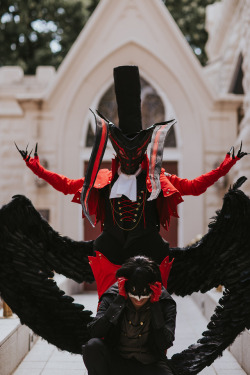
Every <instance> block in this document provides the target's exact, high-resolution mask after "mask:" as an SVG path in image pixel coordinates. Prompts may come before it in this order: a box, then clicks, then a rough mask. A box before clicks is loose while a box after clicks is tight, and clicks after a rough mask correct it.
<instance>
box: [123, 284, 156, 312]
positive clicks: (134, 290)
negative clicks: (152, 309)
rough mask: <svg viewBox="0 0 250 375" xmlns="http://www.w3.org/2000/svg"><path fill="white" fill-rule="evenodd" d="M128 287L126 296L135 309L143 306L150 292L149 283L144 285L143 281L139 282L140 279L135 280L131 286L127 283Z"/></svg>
mask: <svg viewBox="0 0 250 375" xmlns="http://www.w3.org/2000/svg"><path fill="white" fill-rule="evenodd" d="M128 288H129V290H130V291H129V292H128V296H129V298H130V301H131V302H132V304H133V305H134V307H135V308H136V309H138V308H140V307H142V306H144V305H145V304H146V303H147V302H148V300H149V299H150V296H151V294H152V291H151V290H150V288H149V284H148V285H145V281H143V283H141V281H140V280H137V281H136V285H134V286H132V287H131V286H130V285H129V286H128Z"/></svg>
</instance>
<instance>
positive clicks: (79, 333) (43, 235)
mask: <svg viewBox="0 0 250 375" xmlns="http://www.w3.org/2000/svg"><path fill="white" fill-rule="evenodd" d="M135 70H136V69H134V67H133V68H132V69H131V67H129V68H125V69H124V67H122V69H121V70H119V69H118V70H115V77H117V81H116V89H117V90H116V94H117V98H118V113H119V120H121V121H119V125H120V129H121V131H119V130H116V129H115V128H114V127H113V126H114V125H113V124H111V123H110V122H109V121H108V120H106V119H103V116H101V121H100V123H99V121H98V120H97V137H96V138H97V139H96V143H95V146H94V150H93V153H92V156H91V159H90V163H89V169H88V171H87V174H86V176H85V179H83V178H80V179H76V180H72V179H68V178H67V177H65V176H62V175H58V174H56V173H53V172H50V171H47V170H45V169H44V168H43V167H42V166H41V165H40V163H39V159H38V156H37V154H35V157H34V158H31V157H30V155H28V154H27V150H26V151H20V152H21V154H22V156H23V157H24V158H25V160H26V163H27V166H28V167H29V168H30V169H31V170H32V171H33V172H34V173H35V174H37V175H38V176H39V177H41V178H43V179H44V180H46V181H47V182H49V183H50V184H51V185H52V186H53V187H54V188H55V189H57V190H59V191H61V192H63V193H64V194H74V198H73V202H77V203H80V202H81V203H82V207H83V212H84V214H85V215H86V216H87V217H89V214H95V216H96V222H98V221H100V222H101V225H102V229H103V231H102V234H101V235H100V237H98V238H97V239H96V240H95V241H87V242H84V241H80V242H77V241H73V240H71V239H69V238H67V237H62V236H60V235H59V234H58V233H56V232H55V231H54V230H53V229H52V228H51V227H50V226H49V225H48V223H46V222H45V221H44V220H43V219H42V218H41V217H40V215H39V214H38V212H37V211H36V210H35V209H34V207H33V206H32V204H31V202H30V201H29V200H28V199H27V198H25V197H23V196H15V197H13V200H12V201H11V202H10V203H9V204H7V205H6V206H3V207H2V209H1V210H0V239H1V241H0V292H1V295H2V297H3V299H4V300H5V301H6V302H7V303H8V304H9V305H10V307H11V308H12V309H13V311H14V312H15V313H16V314H17V315H18V316H19V317H20V319H21V321H22V323H25V324H27V325H28V326H29V327H31V328H32V329H33V330H34V332H36V333H37V334H39V335H41V336H42V337H44V338H45V339H47V340H48V341H49V342H51V343H53V344H55V345H56V346H58V347H59V348H61V349H63V350H69V351H71V352H75V353H80V352H81V346H82V344H83V343H84V342H86V340H88V338H89V336H88V333H87V329H86V326H87V324H88V323H89V322H90V321H91V320H92V319H93V317H91V316H90V315H91V312H89V311H86V310H84V307H83V306H79V305H77V304H74V303H73V301H72V299H71V298H70V297H67V296H64V292H62V291H60V290H59V289H58V287H57V286H56V285H55V283H54V282H53V280H51V279H50V278H51V277H52V276H53V272H52V270H53V271H56V272H58V273H62V274H64V275H66V276H67V277H69V278H72V279H74V280H76V281H77V282H82V281H93V273H92V270H91V268H90V266H89V259H88V257H89V256H91V257H93V256H94V250H98V251H99V252H100V253H102V254H104V255H105V258H104V259H106V260H107V261H108V262H110V264H113V263H115V264H116V265H120V264H122V263H123V261H124V260H125V259H127V258H128V257H129V256H132V255H137V254H138V253H139V254H140V253H145V255H149V256H151V257H152V258H154V259H155V260H156V261H157V262H158V263H160V262H161V261H162V260H163V259H164V258H165V257H166V256H167V255H169V257H170V260H172V259H173V258H174V259H175V260H174V263H173V265H172V269H171V273H170V277H169V282H168V291H169V292H170V293H172V292H175V293H176V294H177V295H182V296H185V295H188V294H191V293H193V292H196V291H199V290H200V291H201V292H203V293H204V292H206V291H207V290H210V289H211V288H213V287H216V286H218V285H219V284H223V285H224V286H225V288H226V289H225V292H224V296H223V298H222V299H221V301H220V306H219V307H217V309H216V311H215V314H214V315H213V316H212V318H211V322H210V323H209V325H208V331H207V332H204V333H203V338H202V339H201V340H200V341H199V343H198V344H196V345H194V346H191V347H189V349H187V350H186V351H185V352H183V353H180V354H179V355H176V356H174V357H173V358H172V359H171V362H172V364H173V366H174V367H175V369H176V373H178V374H196V373H198V372H199V371H201V370H202V369H203V368H204V367H205V366H207V365H210V364H211V363H212V362H213V361H214V360H215V359H216V358H217V356H218V355H221V353H222V351H223V350H224V349H225V348H226V347H227V346H228V345H230V344H231V343H232V342H233V341H234V339H235V338H236V336H237V335H238V334H239V333H240V332H242V331H243V330H244V328H245V327H250V307H249V306H250V297H249V295H250V294H249V291H250V271H249V270H250V261H249V259H250V257H249V254H248V252H249V248H250V247H249V243H250V232H249V225H250V203H249V198H248V197H247V196H246V195H245V194H244V193H243V192H242V191H240V190H239V187H240V186H241V184H242V183H243V182H244V178H241V179H240V180H239V181H238V182H237V184H235V185H234V187H233V188H232V189H230V190H229V192H228V193H227V194H226V196H225V197H224V203H223V207H222V209H221V211H219V212H218V213H217V216H216V218H215V219H214V220H213V222H212V223H211V224H210V226H209V231H208V233H207V234H206V235H205V236H204V237H203V238H202V240H201V241H199V242H198V243H197V244H194V245H192V246H190V247H186V248H175V249H169V247H168V244H167V243H166V242H165V241H163V240H162V238H161V237H160V235H159V225H160V224H161V225H163V227H164V228H165V229H167V227H168V225H169V222H170V218H171V216H176V217H178V213H177V206H178V204H179V203H180V202H182V200H183V199H182V196H184V195H199V194H202V193H203V192H204V191H205V190H206V189H207V188H208V187H209V186H211V185H212V184H213V183H214V182H215V181H217V180H218V178H220V177H221V176H224V175H225V174H226V173H227V172H228V171H229V170H230V168H231V167H232V166H233V165H234V164H235V163H236V162H237V160H239V159H240V158H241V157H242V156H244V155H245V154H246V153H243V152H241V149H240V151H239V152H238V154H237V156H234V152H231V153H228V154H227V155H226V157H225V160H224V161H223V162H222V164H221V165H220V167H218V168H217V169H215V170H214V171H211V172H209V173H207V174H205V175H202V176H200V177H198V178H196V179H194V180H186V179H181V178H179V177H177V176H175V175H169V174H168V173H167V172H165V171H164V170H163V169H161V160H162V150H163V144H164V137H165V136H166V134H167V132H168V129H169V126H171V124H172V122H171V121H170V122H167V123H162V124H155V125H153V127H151V128H149V129H146V130H141V118H140V111H139V110H138V103H139V101H138V92H139V86H138V80H136V79H134V78H133V77H134V74H135V73H136V75H137V76H138V75H139V73H138V72H135ZM137 70H138V69H137ZM119 71H120V72H124V71H129V72H130V71H132V73H131V74H132V78H133V80H132V81H131V82H132V86H131V87H132V88H131V87H130V84H127V82H128V80H127V79H123V78H122V79H121V81H120V75H119ZM129 74H130V73H129ZM122 81H124V82H125V83H126V84H125V92H123V90H121V91H122V93H121V92H120V91H119V87H118V86H119V85H118V82H119V83H122ZM133 82H134V83H135V86H136V90H135V92H136V94H135V95H134V94H133V92H134V89H133ZM131 90H132V91H131ZM124 95H125V97H126V101H127V100H128V101H130V107H127V105H123V104H124V103H123V101H122V98H124ZM131 98H132V99H131ZM133 98H134V99H135V100H134V99H133ZM135 102H137V105H134V104H133V103H135ZM130 108H132V110H131V111H130ZM130 125H131V126H130ZM126 126H127V127H128V130H127V131H126V132H125V130H126ZM117 129H118V128H117ZM141 132H142V133H141ZM149 135H150V136H149ZM108 136H111V138H113V140H114V142H117V144H118V146H117V147H118V149H119V150H122V151H123V152H124V154H121V153H120V152H119V150H118V149H117V152H118V153H119V155H118V154H117V159H116V160H114V161H113V165H112V171H108V170H102V169H101V170H99V168H100V164H101V160H102V156H103V153H104V150H105V145H106V141H107V137H108ZM151 138H152V149H151V155H150V160H149V163H148V159H147V157H146V156H145V154H143V152H141V151H142V150H143V151H145V145H146V144H145V139H146V143H147V142H149V141H150V139H151ZM137 141H138V142H139V143H137ZM119 142H122V143H119ZM130 145H131V147H130ZM141 147H142V148H141ZM137 151H139V153H137ZM133 158H135V159H133ZM133 160H136V168H135V166H133V165H132V164H133ZM119 163H120V165H119ZM124 163H125V164H126V163H128V164H129V165H128V166H126V165H124ZM138 163H140V165H141V169H142V171H141V172H140V173H139V174H138V176H137V177H136V179H137V183H136V185H137V198H136V200H135V201H131V202H128V199H127V197H125V196H121V197H118V198H115V199H113V198H112V199H109V190H110V188H111V189H112V187H113V186H114V183H115V182H116V179H118V178H119V177H120V176H118V175H119V173H118V174H117V173H116V172H117V171H118V172H119V166H120V168H121V173H124V174H125V175H126V172H127V173H132V174H131V176H132V175H133V174H134V173H135V172H136V171H137V170H138V167H139V166H138ZM127 167H129V168H130V169H127ZM131 168H132V169H131ZM128 176H130V175H128ZM125 177H126V176H125ZM142 192H143V193H142ZM150 193H151V194H150ZM141 202H142V203H141ZM118 203H120V205H119V204H118ZM119 206H122V209H121V210H119ZM137 208H138V211H136V210H137ZM119 211H121V215H120V212H119ZM135 215H139V216H135ZM120 219H122V222H119V220H120ZM134 220H135V221H134ZM118 224H119V225H118ZM120 224H121V225H120ZM127 229H130V230H127ZM145 232H146V235H147V234H148V233H150V236H148V237H145V236H144V235H145ZM151 239H153V244H152V242H150V241H151ZM152 245H153V248H152ZM101 256H102V255H101ZM116 265H115V266H114V267H115V268H116ZM99 266H100V269H103V267H102V266H101V264H99ZM112 267H113V266H111V268H112ZM112 272H113V271H112ZM100 277H101V278H102V277H103V278H105V274H104V275H100ZM108 284H109V283H107V285H108ZM242 293H243V294H244V298H242ZM38 317H39V318H38ZM52 327H53V329H52ZM79 327H80V328H79Z"/></svg>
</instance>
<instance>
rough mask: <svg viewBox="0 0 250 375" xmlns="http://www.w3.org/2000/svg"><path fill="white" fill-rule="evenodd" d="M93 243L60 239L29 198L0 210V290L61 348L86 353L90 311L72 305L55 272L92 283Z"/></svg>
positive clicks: (17, 199)
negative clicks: (83, 349) (91, 260)
mask: <svg viewBox="0 0 250 375" xmlns="http://www.w3.org/2000/svg"><path fill="white" fill-rule="evenodd" d="M92 253H93V241H89V242H77V241H73V240H71V239H70V238H68V237H61V236H60V235H59V234H58V233H57V232H56V231H54V230H53V229H52V228H51V227H50V226H49V224H48V223H47V222H46V221H45V220H44V219H42V217H41V216H40V215H39V213H38V212H37V211H36V210H35V208H34V207H33V206H32V204H31V202H30V201H29V200H28V199H27V198H26V197H24V196H20V195H19V196H14V197H13V200H12V201H11V202H10V203H9V204H7V205H6V206H3V207H2V209H1V210H0V293H1V295H2V297H3V299H4V300H5V301H6V303H7V304H8V305H9V306H10V307H11V308H12V310H13V311H14V312H15V313H16V314H17V315H18V316H19V318H20V320H21V322H22V323H23V324H26V325H27V326H29V327H30V328H31V329H32V330H33V331H34V332H35V333H37V334H38V335H40V336H42V337H43V338H45V339H46V340H48V341H49V342H50V343H52V344H54V345H56V346H57V347H58V348H60V349H63V350H68V351H70V352H73V353H81V346H82V345H83V344H84V343H85V342H86V341H87V340H88V339H89V336H88V333H87V329H86V326H87V324H88V323H89V322H90V321H91V320H92V317H91V312H90V311H87V310H84V306H82V305H79V304H75V303H73V298H72V297H69V296H65V295H64V292H63V291H61V290H60V289H59V288H58V286H57V284H56V283H55V281H53V280H52V279H50V278H51V277H53V275H54V273H53V272H52V271H56V272H58V273H61V274H63V275H65V276H67V277H69V278H72V279H74V280H76V281H77V282H82V281H93V274H92V271H91V268H90V266H89V263H88V255H92Z"/></svg>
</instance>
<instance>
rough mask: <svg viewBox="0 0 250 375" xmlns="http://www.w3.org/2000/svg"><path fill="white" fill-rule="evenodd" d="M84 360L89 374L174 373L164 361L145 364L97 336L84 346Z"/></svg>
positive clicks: (159, 374)
mask: <svg viewBox="0 0 250 375" xmlns="http://www.w3.org/2000/svg"><path fill="white" fill-rule="evenodd" d="M83 360H84V363H85V366H86V367H87V370H88V374H89V375H173V373H172V371H171V370H170V368H169V367H168V365H167V363H165V362H163V361H162V362H156V363H153V364H150V365H144V364H142V363H140V362H138V361H137V360H135V359H125V358H122V357H121V356H120V355H119V354H117V353H116V352H114V351H113V350H112V349H110V348H109V347H107V345H105V344H104V342H103V340H101V339H97V338H94V339H91V340H89V342H88V343H87V344H86V345H85V346H83Z"/></svg>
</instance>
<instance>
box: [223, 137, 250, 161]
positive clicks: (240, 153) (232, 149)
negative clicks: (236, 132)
mask: <svg viewBox="0 0 250 375" xmlns="http://www.w3.org/2000/svg"><path fill="white" fill-rule="evenodd" d="M241 149H242V141H241V143H240V148H239V151H238V152H237V155H236V156H237V157H238V158H239V159H241V158H243V156H245V155H249V153H248V152H243V151H241ZM228 155H231V156H232V158H233V159H235V155H234V147H233V146H232V147H231V148H230V150H229V152H228Z"/></svg>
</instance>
